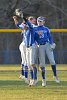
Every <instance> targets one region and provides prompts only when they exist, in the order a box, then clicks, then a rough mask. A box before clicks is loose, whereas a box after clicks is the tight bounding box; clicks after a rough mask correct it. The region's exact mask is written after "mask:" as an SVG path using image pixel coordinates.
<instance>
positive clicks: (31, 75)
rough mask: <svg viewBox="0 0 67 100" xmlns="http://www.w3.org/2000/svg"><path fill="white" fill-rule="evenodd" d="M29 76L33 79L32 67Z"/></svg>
mask: <svg viewBox="0 0 67 100" xmlns="http://www.w3.org/2000/svg"><path fill="white" fill-rule="evenodd" d="M30 77H31V79H33V70H32V69H30Z"/></svg>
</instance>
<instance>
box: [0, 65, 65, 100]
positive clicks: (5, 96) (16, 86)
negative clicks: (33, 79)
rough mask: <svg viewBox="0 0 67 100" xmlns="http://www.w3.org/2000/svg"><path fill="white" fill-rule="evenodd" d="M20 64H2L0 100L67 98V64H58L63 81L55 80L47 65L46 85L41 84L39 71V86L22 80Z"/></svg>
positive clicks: (51, 99)
mask: <svg viewBox="0 0 67 100" xmlns="http://www.w3.org/2000/svg"><path fill="white" fill-rule="evenodd" d="M19 70H20V65H0V100H67V65H57V74H58V77H59V79H60V81H61V83H60V84H57V83H55V82H54V81H53V73H52V71H51V68H50V67H49V65H47V66H46V80H47V85H46V87H42V86H41V73H40V71H39V72H38V84H37V86H32V87H29V86H28V85H27V84H25V83H24V81H23V80H20V79H19V78H18V77H19V74H20V71H19Z"/></svg>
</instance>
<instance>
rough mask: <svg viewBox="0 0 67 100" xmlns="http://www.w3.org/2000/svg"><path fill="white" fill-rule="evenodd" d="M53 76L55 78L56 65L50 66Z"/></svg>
mask: <svg viewBox="0 0 67 100" xmlns="http://www.w3.org/2000/svg"><path fill="white" fill-rule="evenodd" d="M51 67H52V71H53V74H54V76H56V65H51Z"/></svg>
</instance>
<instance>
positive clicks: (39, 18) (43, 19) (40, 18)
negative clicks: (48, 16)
mask: <svg viewBox="0 0 67 100" xmlns="http://www.w3.org/2000/svg"><path fill="white" fill-rule="evenodd" d="M37 21H45V18H44V17H43V16H40V17H38V18H37Z"/></svg>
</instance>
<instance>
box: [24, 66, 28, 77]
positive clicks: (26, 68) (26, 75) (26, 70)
mask: <svg viewBox="0 0 67 100" xmlns="http://www.w3.org/2000/svg"><path fill="white" fill-rule="evenodd" d="M24 74H25V78H28V66H25V73H24Z"/></svg>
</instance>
